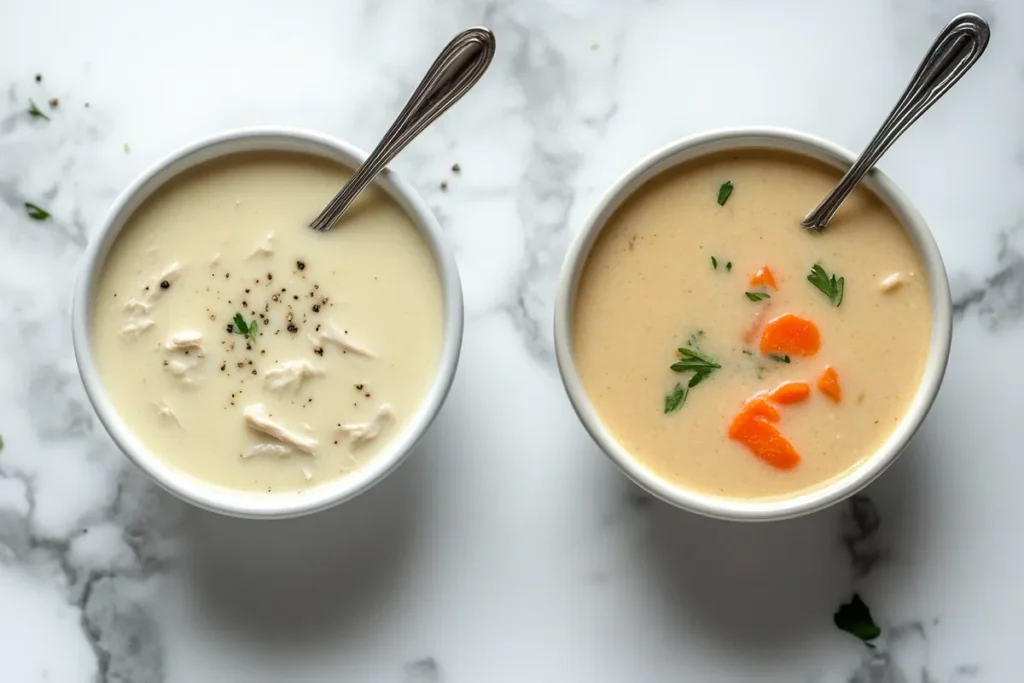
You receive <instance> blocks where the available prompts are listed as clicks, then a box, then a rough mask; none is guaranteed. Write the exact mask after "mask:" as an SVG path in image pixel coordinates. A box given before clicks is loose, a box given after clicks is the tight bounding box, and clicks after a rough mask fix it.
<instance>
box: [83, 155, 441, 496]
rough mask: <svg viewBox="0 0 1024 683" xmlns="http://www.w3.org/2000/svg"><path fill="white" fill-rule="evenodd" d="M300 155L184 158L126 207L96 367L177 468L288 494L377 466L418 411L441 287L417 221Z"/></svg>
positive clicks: (436, 330) (100, 290)
mask: <svg viewBox="0 0 1024 683" xmlns="http://www.w3.org/2000/svg"><path fill="white" fill-rule="evenodd" d="M350 175H351V173H350V171H349V170H348V169H345V168H343V167H341V166H339V165H336V164H334V163H332V162H329V161H326V160H322V159H319V158H315V157H312V156H306V155H299V154H291V153H259V154H256V153H251V154H238V155H234V156H229V157H225V158H222V159H219V160H216V161H212V162H208V163H206V164H203V165H201V166H198V167H196V168H194V169H192V170H189V171H187V172H186V173H184V174H183V175H182V176H180V177H178V178H176V179H175V180H174V181H172V182H171V183H169V184H168V185H166V186H165V187H163V188H161V189H160V190H159V191H158V192H157V193H156V194H154V195H153V196H152V197H150V198H149V199H148V200H147V201H146V202H145V203H144V204H143V205H142V207H141V208H140V209H139V210H137V211H136V212H135V213H134V214H133V215H132V217H131V218H130V220H129V222H128V224H127V225H126V226H125V227H124V229H123V230H122V231H121V233H120V234H119V235H118V237H117V239H116V241H115V243H114V244H113V246H112V248H111V250H110V253H109V255H108V256H107V258H106V261H105V263H104V265H103V266H102V271H101V273H100V275H99V280H98V283H97V287H96V294H95V301H94V307H93V308H94V316H93V321H92V330H91V334H92V341H93V346H94V348H95V357H96V363H97V368H98V371H99V375H100V379H101V380H102V382H103V385H104V387H105V388H106V390H107V393H108V394H109V396H110V400H111V402H112V403H113V405H114V407H115V409H116V410H117V412H118V413H119V414H120V415H121V417H122V419H123V420H124V422H125V424H126V425H127V427H128V428H129V429H130V430H131V431H132V432H133V433H134V434H135V435H136V437H137V438H138V439H139V441H141V443H142V444H143V445H144V446H145V447H146V448H147V449H149V450H150V451H151V452H152V453H153V454H155V455H156V456H157V457H159V458H161V459H162V460H164V461H165V462H166V463H168V464H170V465H172V466H173V467H175V468H177V469H179V470H180V471H182V472H185V473H188V474H190V475H192V476H194V477H197V478H199V479H202V480H205V481H207V482H210V483H213V484H217V485H221V486H224V487H228V488H232V489H240V490H258V491H279V490H295V489H302V488H305V487H309V486H313V485H316V484H317V483H320V482H323V481H326V480H330V479H333V478H336V477H340V476H343V475H345V474H346V473H348V472H351V471H353V470H355V469H357V468H359V467H360V465H362V464H363V463H366V462H368V461H369V460H370V459H372V458H373V457H374V456H375V455H376V454H377V453H379V452H380V451H381V450H382V448H383V447H384V446H385V445H386V444H387V443H388V441H389V440H390V439H392V438H393V437H394V436H395V435H397V434H399V433H400V432H401V431H402V429H403V428H404V426H405V425H406V423H407V422H408V421H409V420H410V418H411V417H412V416H413V415H414V414H415V413H416V411H417V410H418V408H419V406H420V403H421V401H422V399H423V397H424V396H425V395H426V393H427V392H428V390H429V388H430V385H431V383H432V382H433V380H434V376H435V374H436V370H437V366H438V363H439V361H440V355H441V347H442V337H443V330H442V328H443V307H444V304H443V295H442V285H441V280H440V276H439V272H438V268H437V264H436V263H435V261H434V259H433V256H432V253H431V251H430V248H429V246H428V245H427V243H426V242H425V241H424V239H423V238H422V236H421V235H420V233H419V231H418V230H417V228H416V226H415V225H414V224H413V222H412V220H411V219H410V218H409V217H408V216H407V215H406V214H405V213H404V212H403V211H402V210H401V208H400V207H399V206H398V205H397V204H395V203H394V202H393V201H392V200H390V199H389V198H388V197H387V196H386V195H385V194H384V193H383V192H382V191H381V190H379V189H375V188H370V189H368V190H366V191H365V192H364V193H363V195H362V196H361V197H360V198H359V199H358V200H357V202H356V203H355V204H354V205H353V207H352V208H351V209H350V210H349V212H348V213H347V214H346V217H345V219H344V221H343V223H341V224H339V225H338V226H337V227H335V228H334V229H333V230H331V231H329V232H326V233H320V232H316V231H314V230H311V229H309V228H308V227H306V226H307V224H308V223H309V221H310V218H311V217H312V216H313V215H315V214H316V212H317V211H319V209H320V208H321V207H323V206H324V205H325V204H326V203H327V201H328V200H329V199H330V198H331V197H332V196H333V195H334V194H335V192H337V190H338V189H339V188H340V187H341V186H342V185H343V184H344V182H345V181H346V180H347V178H348V177H349V176H350Z"/></svg>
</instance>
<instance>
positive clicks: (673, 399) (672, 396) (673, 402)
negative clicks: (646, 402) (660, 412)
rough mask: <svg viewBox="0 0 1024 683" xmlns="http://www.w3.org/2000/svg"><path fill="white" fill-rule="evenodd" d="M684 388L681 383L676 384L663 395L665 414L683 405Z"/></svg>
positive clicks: (684, 397) (684, 398) (684, 399)
mask: <svg viewBox="0 0 1024 683" xmlns="http://www.w3.org/2000/svg"><path fill="white" fill-rule="evenodd" d="M686 393H687V392H686V389H684V388H683V385H682V384H676V386H675V387H674V388H673V389H672V391H670V392H668V394H666V395H665V414H666V415H668V414H669V413H674V412H676V411H677V410H679V409H680V408H682V407H683V403H685V402H686Z"/></svg>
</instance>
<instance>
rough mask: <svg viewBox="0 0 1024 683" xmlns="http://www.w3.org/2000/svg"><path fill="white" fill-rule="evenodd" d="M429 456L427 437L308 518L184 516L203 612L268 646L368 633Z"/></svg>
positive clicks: (189, 569) (407, 540) (409, 540)
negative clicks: (382, 474) (366, 483)
mask: <svg viewBox="0 0 1024 683" xmlns="http://www.w3.org/2000/svg"><path fill="white" fill-rule="evenodd" d="M435 450H437V444H436V443H435V441H434V440H433V439H431V434H430V433H428V434H427V435H426V436H425V437H424V439H423V441H422V442H421V443H420V445H419V447H418V448H417V452H415V453H413V454H412V455H410V456H409V459H408V460H407V461H406V462H405V463H403V464H402V466H401V467H399V468H398V469H397V470H396V471H395V472H393V473H392V474H391V475H390V476H389V477H388V478H387V479H385V480H384V481H383V482H380V483H379V484H377V485H376V486H375V487H373V488H372V489H370V490H369V491H367V492H365V493H363V494H362V495H360V496H358V497H357V498H355V499H353V500H350V501H348V502H346V503H344V504H342V505H339V506H337V507H334V508H331V509H329V510H325V511H323V512H320V513H317V514H313V515H309V516H306V517H300V518H297V519H289V520H248V519H236V518H231V517H224V516H221V515H217V514H214V513H210V512H206V511H203V510H199V509H197V508H191V509H190V510H189V511H188V512H187V513H186V514H185V519H184V520H183V523H182V526H183V531H184V533H183V536H184V540H185V543H186V546H187V552H186V563H185V565H186V566H185V567H184V569H185V572H186V575H187V579H188V581H189V583H190V584H191V585H192V587H193V588H192V591H193V593H194V594H195V599H196V600H197V601H199V604H201V605H202V610H203V611H204V612H205V613H208V614H209V615H210V616H211V618H212V619H214V620H215V621H218V622H220V623H221V625H222V626H224V627H226V628H227V629H229V630H231V631H233V632H244V633H245V634H246V635H248V636H251V637H253V638H255V639H258V640H267V641H273V642H275V643H281V642H286V643H287V642H296V643H297V642H303V643H310V642H311V641H316V640H318V639H324V638H337V637H338V635H339V631H341V632H348V631H351V632H352V633H353V634H354V633H356V632H359V631H365V617H366V615H367V614H369V613H371V612H372V611H373V610H374V609H375V608H379V606H380V604H381V603H385V602H388V600H389V597H388V596H389V593H390V592H392V591H393V590H394V588H395V587H396V586H397V585H398V584H399V583H400V580H399V577H400V575H401V573H402V571H403V568H404V567H405V566H407V564H408V563H409V560H410V558H411V556H412V554H413V549H414V545H415V542H416V540H417V536H418V524H419V520H420V519H421V517H422V515H421V508H422V503H423V493H424V492H423V491H422V485H421V482H420V481H418V480H420V479H422V478H423V477H421V476H420V474H421V473H422V471H423V469H424V467H426V466H427V461H428V460H429V459H430V458H431V456H432V454H433V451H435ZM361 620H364V623H363V625H362V626H360V623H359V622H360V621H361Z"/></svg>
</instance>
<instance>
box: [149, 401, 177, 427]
mask: <svg viewBox="0 0 1024 683" xmlns="http://www.w3.org/2000/svg"><path fill="white" fill-rule="evenodd" d="M153 406H154V407H155V408H156V414H157V415H159V416H160V417H162V418H163V419H165V420H168V421H170V422H173V423H174V424H176V425H178V426H179V427H180V426H181V420H179V419H178V416H177V414H175V412H174V411H173V410H171V407H170V406H169V405H167V403H166V402H165V401H154V402H153Z"/></svg>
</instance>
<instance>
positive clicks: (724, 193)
mask: <svg viewBox="0 0 1024 683" xmlns="http://www.w3.org/2000/svg"><path fill="white" fill-rule="evenodd" d="M731 194H732V181H731V180H726V181H725V182H724V183H722V186H721V187H719V188H718V205H719V206H725V203H726V202H727V201H729V195H731Z"/></svg>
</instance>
